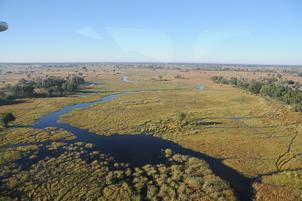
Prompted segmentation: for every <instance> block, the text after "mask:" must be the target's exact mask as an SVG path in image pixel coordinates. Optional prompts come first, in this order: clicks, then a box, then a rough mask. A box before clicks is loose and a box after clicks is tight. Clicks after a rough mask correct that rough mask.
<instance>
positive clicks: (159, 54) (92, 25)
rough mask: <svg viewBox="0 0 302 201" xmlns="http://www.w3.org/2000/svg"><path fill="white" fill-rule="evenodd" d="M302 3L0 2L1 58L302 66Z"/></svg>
mask: <svg viewBox="0 0 302 201" xmlns="http://www.w3.org/2000/svg"><path fill="white" fill-rule="evenodd" d="M301 10H302V2H301V1H299V0H288V1H282V0H275V1H273V0H268V1H260V0H255V1H239V0H231V1H223V2H222V1H218V0H214V1H213V0H212V1H211V0H202V1H198V0H189V1H177V2H175V1H172V0H167V1H159V0H154V1H149V2H146V1H138V0H137V1H135V0H130V1H121V0H120V1H118V0H113V1H103V0H102V1H97V0H89V1H85V2H84V1H71V0H66V1H60V0H52V1H43V2H42V1H38V0H28V1H18V0H0V21H6V22H7V23H8V24H9V29H8V30H7V31H6V32H1V33H0V47H1V48H0V62H193V63H243V64H280V65H282V64H288V65H302V57H301V53H302V37H301V36H302V26H301V21H302V12H301Z"/></svg>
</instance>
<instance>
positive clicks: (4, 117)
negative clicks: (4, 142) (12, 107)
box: [1, 112, 16, 128]
mask: <svg viewBox="0 0 302 201" xmlns="http://www.w3.org/2000/svg"><path fill="white" fill-rule="evenodd" d="M15 120H16V117H15V116H14V115H13V114H12V113H11V112H6V113H3V114H1V121H2V123H3V125H4V127H5V128H7V127H8V123H9V122H11V121H15Z"/></svg>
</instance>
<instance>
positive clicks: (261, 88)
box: [212, 76, 302, 112]
mask: <svg viewBox="0 0 302 201" xmlns="http://www.w3.org/2000/svg"><path fill="white" fill-rule="evenodd" d="M212 81H213V82H215V83H219V84H229V85H232V86H235V87H238V88H241V89H244V90H246V91H249V92H251V93H253V94H260V95H263V96H268V97H271V98H273V99H276V100H279V101H282V102H284V103H286V104H288V105H291V106H293V109H294V110H295V111H296V112H302V91H301V88H302V86H301V85H300V84H299V83H297V82H294V81H293V80H278V79H276V78H270V79H261V80H260V79H259V80H248V79H243V78H241V79H238V78H235V77H231V78H229V79H227V78H224V77H222V76H213V77H212Z"/></svg>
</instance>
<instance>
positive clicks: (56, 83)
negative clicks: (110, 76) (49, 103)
mask: <svg viewBox="0 0 302 201" xmlns="http://www.w3.org/2000/svg"><path fill="white" fill-rule="evenodd" d="M84 82H85V81H84V78H82V77H78V76H68V77H65V78H62V77H55V76H51V77H48V78H46V79H42V78H37V79H34V80H26V79H21V80H19V82H18V83H17V84H15V85H12V86H11V85H9V86H7V87H6V89H5V92H2V93H0V99H1V100H2V102H4V101H6V100H13V99H16V98H28V97H53V96H63V95H66V94H70V93H73V92H74V91H76V90H77V89H78V88H79V86H80V85H81V84H83V83H84Z"/></svg>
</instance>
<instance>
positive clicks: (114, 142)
mask: <svg viewBox="0 0 302 201" xmlns="http://www.w3.org/2000/svg"><path fill="white" fill-rule="evenodd" d="M126 93H129V92H125V93H118V94H111V95H108V96H105V97H103V98H101V99H100V100H97V101H93V102H89V103H80V104H75V105H69V106H66V107H64V108H62V109H60V110H58V111H56V112H52V113H49V114H46V115H45V116H43V117H41V118H40V119H39V120H38V121H37V122H36V123H35V124H34V125H33V126H32V127H34V128H40V129H43V128H46V127H56V128H61V129H64V130H67V131H70V132H72V133H73V134H74V135H76V136H77V138H76V140H73V141H71V143H73V142H75V141H82V142H86V143H93V144H95V147H94V148H93V149H94V150H98V151H100V152H102V153H104V154H110V155H111V156H113V157H114V158H115V160H116V161H118V162H124V163H129V164H130V166H132V167H135V166H143V165H145V164H159V163H164V162H165V159H164V158H163V157H162V150H163V149H167V148H168V149H172V150H173V151H174V152H175V153H179V154H183V155H189V156H193V157H196V158H199V159H202V160H205V161H207V162H208V164H209V165H210V167H211V169H212V170H213V172H214V173H215V175H217V176H219V177H220V178H222V179H224V180H226V181H228V182H229V183H230V185H231V187H232V188H233V189H234V191H235V193H236V195H237V197H238V198H239V199H240V200H244V201H249V200H252V197H253V188H252V183H253V179H250V178H247V177H245V176H243V175H242V174H240V173H238V172H237V171H236V170H234V169H232V168H230V167H228V166H226V165H224V164H223V163H222V161H221V160H219V159H216V158H213V157H211V156H208V155H206V154H203V153H200V152H195V151H193V150H190V149H187V148H184V147H182V146H180V145H179V144H176V143H174V142H172V141H169V140H164V139H161V138H158V137H154V136H152V135H144V134H140V135H113V136H103V135H98V134H95V133H91V132H89V131H88V130H85V129H80V128H76V127H74V126H72V125H70V124H67V123H60V122H59V119H60V117H61V116H62V115H65V114H67V113H69V112H71V111H72V110H73V109H81V108H86V107H89V106H92V105H94V104H99V103H105V102H108V101H111V100H113V99H115V98H117V97H118V96H121V95H124V94H126Z"/></svg>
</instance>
